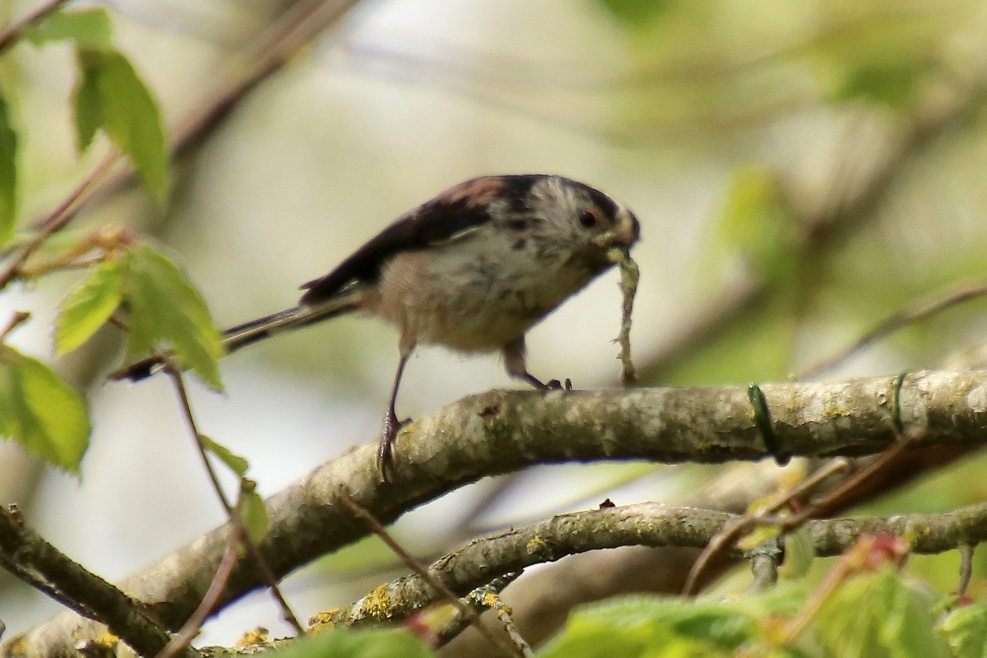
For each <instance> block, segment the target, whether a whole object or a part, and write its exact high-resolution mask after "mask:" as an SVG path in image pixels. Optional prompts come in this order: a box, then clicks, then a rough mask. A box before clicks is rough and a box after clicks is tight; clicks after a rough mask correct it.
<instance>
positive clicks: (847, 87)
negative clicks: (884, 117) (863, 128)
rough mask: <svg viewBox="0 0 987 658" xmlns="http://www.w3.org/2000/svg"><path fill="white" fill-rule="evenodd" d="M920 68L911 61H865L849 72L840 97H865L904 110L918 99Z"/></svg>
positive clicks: (841, 98)
mask: <svg viewBox="0 0 987 658" xmlns="http://www.w3.org/2000/svg"><path fill="white" fill-rule="evenodd" d="M918 79H919V70H918V68H917V67H916V66H914V65H912V64H910V63H907V62H889V63H886V64H881V63H878V64H873V63H870V62H868V63H865V64H861V65H860V66H857V67H856V68H854V69H852V70H851V71H849V73H847V75H846V79H845V80H844V81H843V84H842V85H841V86H840V88H839V89H837V90H836V94H835V96H836V99H837V100H849V99H857V98H862V99H864V100H867V101H870V102H872V103H875V104H879V105H887V106H888V107H891V108H892V109H901V108H904V107H905V106H907V105H908V104H909V102H910V101H911V100H912V99H913V98H914V95H915V87H916V86H917V85H918Z"/></svg>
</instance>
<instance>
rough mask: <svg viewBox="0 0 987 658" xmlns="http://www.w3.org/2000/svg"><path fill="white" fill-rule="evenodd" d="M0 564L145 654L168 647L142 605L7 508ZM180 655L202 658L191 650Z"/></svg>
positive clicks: (0, 532)
mask: <svg viewBox="0 0 987 658" xmlns="http://www.w3.org/2000/svg"><path fill="white" fill-rule="evenodd" d="M0 565H2V566H4V567H5V568H7V569H8V570H9V571H10V572H11V573H13V574H14V575H16V576H17V577H19V578H21V580H24V581H25V582H26V583H27V584H28V585H31V586H40V589H42V591H45V592H53V593H55V594H56V597H57V599H58V600H61V601H63V602H72V603H73V604H74V607H75V609H76V610H78V611H80V612H83V613H84V614H86V616H88V617H91V618H92V619H93V620H95V621H98V622H101V623H104V624H106V625H107V627H108V628H109V629H110V631H111V632H112V633H113V634H114V635H116V636H118V637H120V638H121V639H123V641H124V642H126V643H127V644H129V645H130V646H131V647H132V648H133V649H134V651H136V652H138V653H139V654H141V655H144V656H154V655H156V654H157V653H158V652H159V651H161V649H163V648H164V647H165V645H166V644H168V640H169V639H170V638H169V635H168V633H167V632H166V631H165V630H164V629H163V628H162V627H161V625H160V624H159V623H158V622H157V621H156V620H154V619H152V618H151V617H150V616H149V615H148V614H147V612H145V610H144V608H143V606H142V604H141V603H140V602H139V601H136V600H134V599H132V598H130V597H129V596H127V595H126V594H125V593H123V592H121V591H120V590H119V589H117V588H116V587H114V586H113V585H111V584H110V583H108V582H106V581H105V580H103V579H102V578H100V577H99V576H97V575H96V574H94V573H91V572H89V571H87V570H86V569H84V568H83V567H82V566H80V565H79V564H77V563H75V562H73V561H72V560H70V559H69V558H68V557H66V556H65V555H63V554H62V553H61V552H60V551H59V550H58V549H56V548H55V547H54V546H52V545H51V544H49V543H48V542H46V541H45V540H44V539H42V538H41V537H40V536H39V535H38V534H37V533H36V532H34V530H32V529H31V528H29V527H28V526H27V525H25V524H24V523H23V522H22V521H21V519H20V517H19V515H18V514H17V513H16V512H14V511H8V510H6V509H2V508H0ZM67 639H68V640H69V641H71V639H69V638H67ZM115 641H116V640H115V639H114V642H115ZM177 655H179V656H182V658H201V654H199V652H198V651H196V650H195V649H192V648H191V647H186V648H185V649H183V650H182V651H180V652H178V654H177Z"/></svg>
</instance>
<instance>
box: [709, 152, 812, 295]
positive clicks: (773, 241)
mask: <svg viewBox="0 0 987 658" xmlns="http://www.w3.org/2000/svg"><path fill="white" fill-rule="evenodd" d="M718 237H719V239H720V240H721V242H722V243H723V244H725V245H726V246H727V247H728V248H730V249H735V250H738V251H739V252H740V253H741V254H742V255H743V256H744V258H745V259H746V260H747V262H748V263H749V264H750V265H751V267H753V268H754V269H755V270H756V271H757V272H758V273H759V274H761V275H762V276H763V277H764V278H765V281H766V282H767V283H779V284H780V283H785V282H787V281H789V280H791V279H792V277H793V276H794V273H795V272H796V271H797V262H796V260H795V256H796V255H797V254H798V250H797V244H796V241H797V239H798V237H797V226H796V225H795V218H794V217H793V216H792V213H791V212H790V211H789V208H788V204H787V203H786V202H785V199H784V196H783V192H782V188H781V183H780V182H779V180H778V177H777V176H776V175H775V174H774V172H772V171H771V170H769V169H767V168H765V167H761V166H758V165H750V166H745V167H740V168H738V169H737V170H736V171H735V172H734V174H733V179H732V181H731V185H730V189H729V191H728V192H727V197H726V201H725V203H724V208H723V211H722V213H721V215H720V225H719V236H718Z"/></svg>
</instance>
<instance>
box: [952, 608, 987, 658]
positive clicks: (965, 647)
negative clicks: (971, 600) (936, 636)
mask: <svg viewBox="0 0 987 658" xmlns="http://www.w3.org/2000/svg"><path fill="white" fill-rule="evenodd" d="M940 629H941V630H942V632H943V633H945V634H946V639H947V640H948V641H949V646H950V647H952V649H953V655H954V656H956V657H957V658H984V656H987V605H985V604H983V603H975V604H973V605H967V606H963V607H962V608H957V609H956V610H954V611H953V612H951V613H950V615H949V616H948V617H946V619H945V620H943V622H942V626H941V627H940Z"/></svg>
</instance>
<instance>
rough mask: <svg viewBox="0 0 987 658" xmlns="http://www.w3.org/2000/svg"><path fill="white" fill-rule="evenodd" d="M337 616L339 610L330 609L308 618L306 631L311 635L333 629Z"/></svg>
mask: <svg viewBox="0 0 987 658" xmlns="http://www.w3.org/2000/svg"><path fill="white" fill-rule="evenodd" d="M337 614H339V608H330V609H329V610H323V611H322V612H317V613H315V614H314V615H312V616H311V617H309V618H308V629H307V630H308V631H309V632H311V633H320V632H322V631H326V630H329V629H330V628H333V627H335V626H336V615H337Z"/></svg>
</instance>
